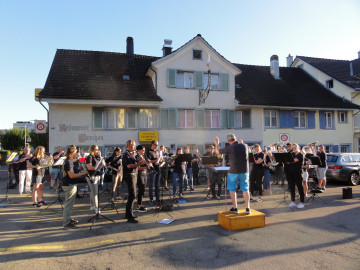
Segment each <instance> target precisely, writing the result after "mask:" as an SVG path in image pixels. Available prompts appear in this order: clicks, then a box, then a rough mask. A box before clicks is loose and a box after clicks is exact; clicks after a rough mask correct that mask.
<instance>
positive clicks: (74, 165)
mask: <svg viewBox="0 0 360 270" xmlns="http://www.w3.org/2000/svg"><path fill="white" fill-rule="evenodd" d="M76 153H77V149H76V146H75V145H71V146H70V147H69V148H68V149H67V150H66V154H65V155H66V160H65V162H64V177H63V178H62V189H63V190H64V192H65V202H64V211H63V226H64V228H65V229H75V228H77V227H76V224H77V223H78V221H77V220H75V219H72V218H71V212H72V209H73V206H74V203H75V199H76V193H77V185H76V184H78V183H79V180H80V179H81V178H83V177H84V176H85V175H87V174H88V172H87V171H86V170H82V168H81V166H80V164H79V163H78V162H75V159H76Z"/></svg>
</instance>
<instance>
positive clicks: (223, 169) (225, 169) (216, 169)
mask: <svg viewBox="0 0 360 270" xmlns="http://www.w3.org/2000/svg"><path fill="white" fill-rule="evenodd" d="M213 169H214V171H226V172H227V171H229V170H230V167H213Z"/></svg>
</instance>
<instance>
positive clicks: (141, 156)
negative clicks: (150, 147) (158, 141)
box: [136, 144, 153, 213]
mask: <svg viewBox="0 0 360 270" xmlns="http://www.w3.org/2000/svg"><path fill="white" fill-rule="evenodd" d="M136 151H137V152H138V154H137V156H136V160H137V161H142V160H145V161H146V164H144V165H142V166H140V167H138V175H137V187H138V194H137V210H138V211H139V212H143V213H145V212H146V211H147V209H146V208H145V207H144V206H143V205H142V200H143V198H144V194H145V186H146V182H147V181H146V180H147V170H148V168H150V166H153V165H152V163H151V162H150V161H149V160H146V157H145V147H144V146H142V145H141V144H139V145H138V146H136Z"/></svg>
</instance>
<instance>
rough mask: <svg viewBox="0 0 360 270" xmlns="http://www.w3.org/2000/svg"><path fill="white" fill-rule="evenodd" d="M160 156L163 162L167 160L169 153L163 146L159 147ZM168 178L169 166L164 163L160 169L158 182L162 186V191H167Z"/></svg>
mask: <svg viewBox="0 0 360 270" xmlns="http://www.w3.org/2000/svg"><path fill="white" fill-rule="evenodd" d="M160 154H161V156H162V157H163V162H165V161H166V160H167V159H168V158H169V153H168V151H167V149H166V147H165V145H161V146H160ZM168 177H169V165H168V164H167V163H165V164H163V165H162V166H161V167H160V182H161V184H162V185H164V189H166V190H167V191H169V188H168V184H167V182H168Z"/></svg>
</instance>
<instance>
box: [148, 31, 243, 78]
mask: <svg viewBox="0 0 360 270" xmlns="http://www.w3.org/2000/svg"><path fill="white" fill-rule="evenodd" d="M196 40H201V41H202V42H203V43H204V44H205V45H206V46H207V47H208V48H209V49H210V50H211V51H213V52H214V53H215V54H216V55H217V56H218V57H220V58H221V59H223V60H224V62H226V63H227V64H228V65H230V66H232V68H234V69H235V70H236V71H237V72H238V73H241V70H239V69H238V68H237V67H236V66H235V65H234V64H233V63H231V62H230V61H229V60H227V59H226V58H225V57H224V56H222V55H221V54H220V53H218V52H217V51H216V50H215V49H214V48H213V47H212V46H211V45H210V44H209V43H208V42H207V41H206V40H205V39H204V38H203V37H202V36H201V35H200V34H197V35H196V36H195V37H194V38H192V39H190V40H189V41H188V42H186V43H185V44H184V45H182V46H181V47H179V48H178V49H176V50H175V51H173V52H172V53H170V54H168V55H166V56H164V57H161V58H159V59H158V60H156V61H154V62H153V63H152V65H156V64H157V63H160V62H162V61H165V60H166V59H169V58H171V57H173V56H174V55H176V54H177V53H179V52H180V51H182V50H183V49H185V48H186V47H188V46H190V45H191V44H193V43H194V42H195V41H196Z"/></svg>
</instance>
